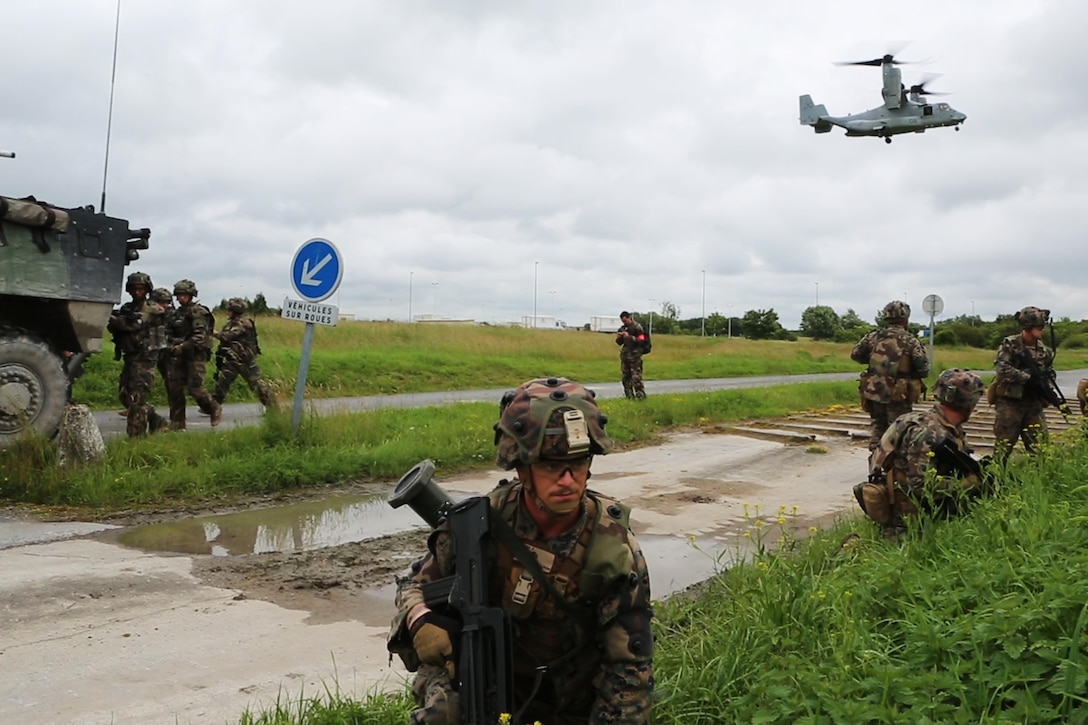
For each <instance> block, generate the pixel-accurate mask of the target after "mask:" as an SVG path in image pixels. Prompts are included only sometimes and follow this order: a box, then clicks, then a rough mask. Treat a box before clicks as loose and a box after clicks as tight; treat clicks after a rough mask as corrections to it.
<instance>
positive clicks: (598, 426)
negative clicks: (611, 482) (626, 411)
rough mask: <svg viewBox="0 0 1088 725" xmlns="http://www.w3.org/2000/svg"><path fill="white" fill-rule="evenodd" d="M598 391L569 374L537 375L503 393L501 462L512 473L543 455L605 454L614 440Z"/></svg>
mask: <svg viewBox="0 0 1088 725" xmlns="http://www.w3.org/2000/svg"><path fill="white" fill-rule="evenodd" d="M595 398H596V395H595V394H594V392H593V391H592V390H590V389H588V388H586V387H585V386H583V385H581V384H580V383H576V382H574V381H573V380H568V379H567V378H537V379H535V380H530V381H528V382H525V383H522V385H521V387H519V388H518V389H517V390H512V391H510V392H508V393H506V394H505V395H504V396H503V397H502V402H501V403H500V404H499V420H498V422H497V423H495V425H494V429H495V443H496V445H498V447H499V451H498V456H497V459H496V462H497V463H498V464H499V466H501V467H502V468H503V469H504V470H507V471H509V470H510V469H512V468H514V467H515V466H517V465H518V464H530V463H535V462H537V461H539V460H540V459H542V458H553V459H554V458H567V457H571V458H573V457H580V456H585V455H593V454H601V455H604V454H605V453H608V452H609V451H611V450H612V439H611V438H609V437H608V434H607V433H605V432H604V426H605V424H606V423H607V422H608V418H607V416H605V415H604V413H602V412H601V409H600V408H598V407H597V402H596V399H595Z"/></svg>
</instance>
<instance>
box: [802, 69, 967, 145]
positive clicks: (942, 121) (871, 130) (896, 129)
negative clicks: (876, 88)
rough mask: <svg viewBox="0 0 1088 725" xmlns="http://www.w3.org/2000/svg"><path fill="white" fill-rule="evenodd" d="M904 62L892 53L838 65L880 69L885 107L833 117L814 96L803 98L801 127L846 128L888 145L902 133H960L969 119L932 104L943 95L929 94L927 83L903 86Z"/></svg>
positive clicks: (821, 130) (944, 105) (817, 129)
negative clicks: (931, 99)
mask: <svg viewBox="0 0 1088 725" xmlns="http://www.w3.org/2000/svg"><path fill="white" fill-rule="evenodd" d="M901 63H903V61H898V60H896V59H895V58H894V57H893V56H892V55H891V54H890V53H889V54H887V55H885V56H883V57H881V58H873V59H872V60H859V61H854V62H850V63H837V64H836V65H869V66H880V68H881V70H882V71H883V74H884V89H883V91H882V93H883V96H884V105H882V106H880V107H878V108H873V109H871V110H868V111H864V112H862V113H852V114H849V115H847V116H830V115H828V113H827V109H826V108H825V107H824V106H823V104H820V105H816V104H814V103H813V102H812V96H809V95H804V96H801V125H802V126H812V128H813V130H814V131H815V132H816V133H827V132H828V131H830V130H831V128H832V127H833V126H841V127H842V128H844V129H846V135H847V136H880V137H881V138H883V139H884V143H891V142H892V138H891V137H892V136H894V135H895V134H898V133H925V130H926V129H927V128H937V127H940V126H952V127H953V128H955V129H956V130H957V131H959V130H960V124H961V123H963V122H964V121H966V120H967V116H966V115H965V114H963V113H960V112H959V111H957V110H956V109H954V108H952V106H950V105H948V104H947V103H929V102H928V101H927V100H926V96H927V95H929V96H939V95H943V94H940V93H936V92H934V91H927V90H926V84H925V82H924V81H923V82H922V83H919V84H917V85H914V86H911V87H910V88H907V87H906V86H904V85H903V82H902V79H901V76H900V72H899V69H898V68H897V67H896V66H898V65H900V64H901Z"/></svg>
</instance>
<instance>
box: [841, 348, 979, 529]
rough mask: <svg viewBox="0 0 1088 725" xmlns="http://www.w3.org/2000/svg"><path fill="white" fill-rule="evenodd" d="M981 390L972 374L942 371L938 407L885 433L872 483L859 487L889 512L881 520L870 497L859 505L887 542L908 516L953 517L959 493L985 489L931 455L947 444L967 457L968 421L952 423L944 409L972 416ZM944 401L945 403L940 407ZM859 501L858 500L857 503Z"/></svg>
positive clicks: (901, 420)
mask: <svg viewBox="0 0 1088 725" xmlns="http://www.w3.org/2000/svg"><path fill="white" fill-rule="evenodd" d="M949 383H951V385H949ZM982 391H983V384H982V380H981V379H980V378H979V377H978V376H977V375H975V374H974V373H971V372H968V371H964V370H958V369H954V370H946V371H945V372H943V373H942V374H941V377H940V379H939V380H938V383H937V384H935V385H934V398H936V399H937V401H938V402H937V404H936V405H934V406H933V408H931V409H930V410H927V411H918V412H911V413H905V414H903V415H901V416H899V417H898V418H896V419H895V420H894V421H893V422H892V424H891V426H889V428H888V430H887V431H886V432H885V433H884V436H883V437H882V438H881V440H880V446H879V447H878V448H877V449H876V450H875V451H873V453H872V455H871V457H870V465H869V468H870V471H871V472H872V473H873V475H871V477H870V483H868V484H860V485H861V486H877V487H879V488H882V489H884V491H883V493H884V496H885V497H886V500H887V502H888V507H889V509H890V510H889V511H887V512H886V514H883V515H882V514H881V513H880V511H879V506H873V505H872V500H871V499H870V498H869V497H868V496H866V497H865V501H866V503H867V504H869V505H868V506H867V505H864V504H863V505H862V508H863V509H864V510H865V512H866V514H868V515H869V516H870V517H871V518H873V519H874V520H875V521H877V523H880V524H882V525H883V527H884V533H885V535H886V536H888V537H889V538H892V537H894V536H895V535H896V534H898V533H899V532H901V531H902V530H903V529H904V528H905V523H904V520H905V518H906V517H908V516H916V515H918V513H919V511H923V512H926V513H945V514H948V513H955V512H956V511H957V509H958V502H959V500H960V496H961V495H962V494H963V492H965V491H972V490H975V489H978V487H980V486H982V485H983V482H982V481H979V480H978V479H977V478H974V477H973V476H969V477H966V478H961V477H959V476H958V475H957V472H956V471H955V469H954V468H953V467H952V466H950V465H949V464H948V463H947V462H945V461H944V460H942V459H940V458H935V457H934V455H933V450H934V449H935V448H937V447H938V446H940V445H941V444H942V443H944V442H945V441H947V442H949V443H951V444H952V445H953V446H954V447H955V448H957V449H958V450H959V451H961V452H962V453H964V454H969V453H970V448H969V447H968V445H967V440H966V434H965V433H964V430H963V422H964V421H965V420H966V418H964V420H962V421H960V422H958V423H953V422H952V421H950V420H949V419H948V414H947V413H946V408H954V409H961V412H963V411H965V412H966V414H967V415H968V416H970V413H971V411H972V410H973V409H974V407H975V405H976V404H977V403H978V399H979V398H980V397H981V395H982ZM944 401H948V402H947V403H945V404H944V405H942V402H944ZM874 493H879V491H877V492H874ZM855 494H856V495H857V494H858V491H855ZM861 498H862V496H861V495H859V503H860V502H861V501H860V499H861Z"/></svg>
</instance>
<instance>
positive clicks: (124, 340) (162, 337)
mask: <svg viewBox="0 0 1088 725" xmlns="http://www.w3.org/2000/svg"><path fill="white" fill-rule="evenodd" d="M118 316H119V317H121V319H122V320H123V321H124V322H125V324H126V325H128V326H132V325H135V328H134V329H123V330H119V331H117V332H115V333H114V340H115V344H116V345H117V346H118V347H119V348H120V350H121V352H122V353H124V354H126V355H132V354H137V355H138V354H141V353H146V352H157V351H159V350H162V349H164V348H165V347H166V346H167V345H166V318H165V310H163V308H162V307H161V306H160V305H158V304H157V303H155V302H148V301H146V300H144V301H142V302H135V301H132V302H126V303H125V304H123V305H121V308H120V310H119V311H118Z"/></svg>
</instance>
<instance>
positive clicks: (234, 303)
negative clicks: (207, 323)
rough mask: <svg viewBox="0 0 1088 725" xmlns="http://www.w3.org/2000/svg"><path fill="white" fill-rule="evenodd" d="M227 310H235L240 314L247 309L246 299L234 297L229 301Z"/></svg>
mask: <svg viewBox="0 0 1088 725" xmlns="http://www.w3.org/2000/svg"><path fill="white" fill-rule="evenodd" d="M227 311H228V312H234V313H235V314H238V315H240V314H242V313H243V312H245V311H246V301H245V300H243V299H242V298H241V297H232V298H231V299H230V301H228V302H227Z"/></svg>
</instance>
